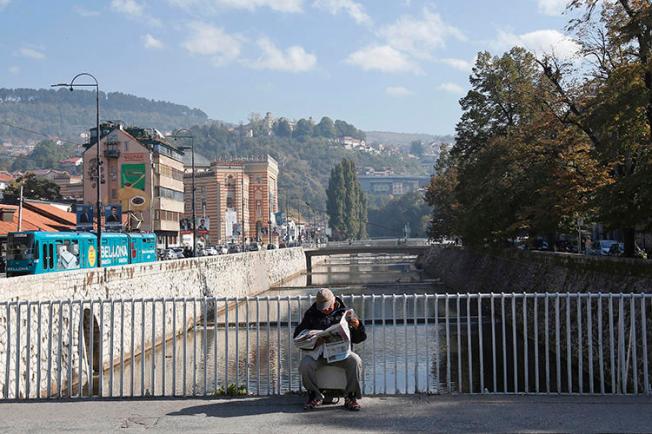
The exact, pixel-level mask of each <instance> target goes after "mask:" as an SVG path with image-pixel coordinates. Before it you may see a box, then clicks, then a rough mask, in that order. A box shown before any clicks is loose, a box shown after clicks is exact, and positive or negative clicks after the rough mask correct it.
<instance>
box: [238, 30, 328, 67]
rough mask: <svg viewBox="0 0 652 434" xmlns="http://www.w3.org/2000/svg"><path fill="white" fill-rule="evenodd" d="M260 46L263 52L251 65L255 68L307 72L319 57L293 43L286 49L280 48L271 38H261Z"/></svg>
mask: <svg viewBox="0 0 652 434" xmlns="http://www.w3.org/2000/svg"><path fill="white" fill-rule="evenodd" d="M258 46H259V47H260V49H261V50H262V52H263V54H262V56H260V57H259V58H258V59H257V60H255V61H253V62H250V63H249V66H251V67H252V68H255V69H271V70H274V71H287V72H306V71H310V70H311V69H313V68H314V67H315V65H316V64H317V57H316V56H315V55H314V54H312V53H308V52H306V50H304V49H303V47H299V46H297V45H293V46H291V47H289V48H287V49H286V50H285V51H283V50H281V49H279V48H278V47H277V46H276V45H274V43H273V42H272V41H271V40H270V39H269V38H260V39H259V40H258Z"/></svg>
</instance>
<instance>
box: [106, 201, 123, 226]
mask: <svg viewBox="0 0 652 434" xmlns="http://www.w3.org/2000/svg"><path fill="white" fill-rule="evenodd" d="M104 227H105V228H106V229H107V230H110V231H120V230H121V229H122V205H108V206H105V207H104Z"/></svg>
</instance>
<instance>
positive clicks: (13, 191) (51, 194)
mask: <svg viewBox="0 0 652 434" xmlns="http://www.w3.org/2000/svg"><path fill="white" fill-rule="evenodd" d="M21 184H22V185H23V197H24V198H25V199H37V200H60V199H61V194H60V193H59V186H58V185H57V184H55V183H53V182H50V181H48V180H47V179H43V178H39V177H37V176H36V175H34V174H33V173H28V174H26V175H24V176H21V177H19V178H18V179H16V180H14V181H13V182H12V183H11V184H10V185H9V186H8V187H7V188H6V189H5V191H4V201H5V202H7V203H17V202H18V201H19V199H20V186H21Z"/></svg>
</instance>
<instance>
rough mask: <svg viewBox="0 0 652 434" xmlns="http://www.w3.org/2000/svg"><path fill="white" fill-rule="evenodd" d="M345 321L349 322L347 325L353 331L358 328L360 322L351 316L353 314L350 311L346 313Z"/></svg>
mask: <svg viewBox="0 0 652 434" xmlns="http://www.w3.org/2000/svg"><path fill="white" fill-rule="evenodd" d="M346 320H347V321H348V322H349V325H350V326H351V327H353V328H354V329H357V328H358V327H359V326H360V320H358V317H357V316H355V315H353V312H351V311H348V312H347V313H346Z"/></svg>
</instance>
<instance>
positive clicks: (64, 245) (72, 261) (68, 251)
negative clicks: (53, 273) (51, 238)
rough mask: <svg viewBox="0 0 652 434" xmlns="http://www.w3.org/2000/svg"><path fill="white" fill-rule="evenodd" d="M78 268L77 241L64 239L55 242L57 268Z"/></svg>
mask: <svg viewBox="0 0 652 434" xmlns="http://www.w3.org/2000/svg"><path fill="white" fill-rule="evenodd" d="M73 268H79V242H78V241H77V240H66V241H63V242H61V241H59V242H57V269H59V270H70V269H73Z"/></svg>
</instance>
